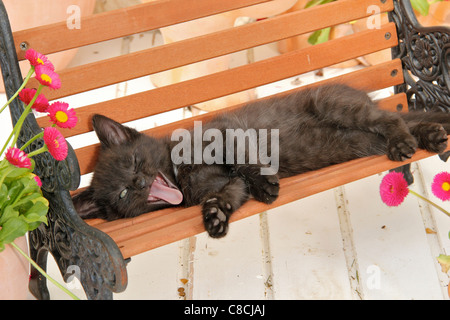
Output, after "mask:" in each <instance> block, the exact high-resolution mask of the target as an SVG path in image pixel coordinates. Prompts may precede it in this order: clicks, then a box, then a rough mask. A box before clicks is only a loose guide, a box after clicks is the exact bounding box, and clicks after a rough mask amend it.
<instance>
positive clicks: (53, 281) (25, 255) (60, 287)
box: [11, 242, 80, 300]
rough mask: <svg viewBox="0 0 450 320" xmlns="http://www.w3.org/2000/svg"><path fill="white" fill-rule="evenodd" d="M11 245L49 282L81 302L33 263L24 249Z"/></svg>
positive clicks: (12, 243)
mask: <svg viewBox="0 0 450 320" xmlns="http://www.w3.org/2000/svg"><path fill="white" fill-rule="evenodd" d="M11 245H12V246H13V247H14V248H15V249H16V250H17V251H18V252H19V253H20V254H21V255H22V256H24V257H25V258H26V259H27V260H28V262H30V263H31V264H32V265H33V267H35V268H36V270H38V271H39V272H40V273H41V274H42V275H43V276H44V277H46V278H47V279H48V280H50V281H51V282H52V283H53V284H54V285H55V286H57V287H58V288H59V289H61V290H62V291H64V292H65V293H67V294H68V295H69V296H70V297H71V298H72V299H74V300H80V298H78V297H77V296H76V295H74V294H73V293H72V292H70V291H69V290H67V289H66V288H65V287H64V286H63V285H61V284H60V283H59V282H58V281H56V280H55V279H53V278H52V277H50V276H49V275H48V274H47V273H46V272H45V271H44V270H42V268H41V267H39V266H38V265H37V264H36V262H34V261H33V259H31V258H30V257H29V256H28V255H27V254H26V253H25V252H23V251H22V249H20V248H19V247H18V246H17V245H16V244H15V243H14V242H11Z"/></svg>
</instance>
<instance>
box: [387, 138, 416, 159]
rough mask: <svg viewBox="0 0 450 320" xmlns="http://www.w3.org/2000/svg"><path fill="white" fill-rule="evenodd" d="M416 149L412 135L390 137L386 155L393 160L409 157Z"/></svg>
mask: <svg viewBox="0 0 450 320" xmlns="http://www.w3.org/2000/svg"><path fill="white" fill-rule="evenodd" d="M416 149H417V141H416V139H415V138H414V137H413V136H407V137H403V138H401V137H400V138H396V139H392V140H391V141H390V142H389V144H388V153H387V156H388V158H389V159H390V160H393V161H405V160H406V159H410V158H411V157H412V156H413V155H414V153H415V152H416Z"/></svg>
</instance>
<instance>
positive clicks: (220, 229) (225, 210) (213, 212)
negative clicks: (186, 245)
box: [202, 198, 233, 238]
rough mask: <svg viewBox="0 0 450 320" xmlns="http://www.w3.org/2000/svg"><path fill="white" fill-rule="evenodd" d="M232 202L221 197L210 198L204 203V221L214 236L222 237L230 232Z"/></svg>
mask: <svg viewBox="0 0 450 320" xmlns="http://www.w3.org/2000/svg"><path fill="white" fill-rule="evenodd" d="M232 209H233V208H232V207H231V204H229V203H228V202H226V201H223V200H222V199H219V198H210V199H208V200H206V201H205V202H204V203H203V208H202V213H203V223H204V225H205V229H206V231H207V232H208V234H209V235H210V236H211V237H212V238H222V237H224V236H225V235H226V234H227V232H228V219H229V217H230V215H231V213H232Z"/></svg>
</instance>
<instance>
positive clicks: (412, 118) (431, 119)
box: [400, 111, 450, 134]
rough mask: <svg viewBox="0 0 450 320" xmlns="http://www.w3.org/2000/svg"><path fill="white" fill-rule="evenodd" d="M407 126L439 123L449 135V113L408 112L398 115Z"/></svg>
mask: <svg viewBox="0 0 450 320" xmlns="http://www.w3.org/2000/svg"><path fill="white" fill-rule="evenodd" d="M400 115H401V117H402V118H403V120H404V121H405V122H406V123H407V124H411V123H414V124H418V123H425V122H427V123H439V124H441V125H442V126H443V127H444V129H445V130H446V131H447V133H448V134H450V113H446V112H436V111H429V112H424V111H410V112H407V113H401V114H400Z"/></svg>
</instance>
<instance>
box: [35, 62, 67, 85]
mask: <svg viewBox="0 0 450 320" xmlns="http://www.w3.org/2000/svg"><path fill="white" fill-rule="evenodd" d="M36 80H37V81H39V83H40V84H42V85H44V86H48V87H49V88H50V89H59V88H61V80H60V79H59V75H58V74H57V73H56V72H55V71H53V70H52V69H51V68H49V67H47V66H37V67H36Z"/></svg>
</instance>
